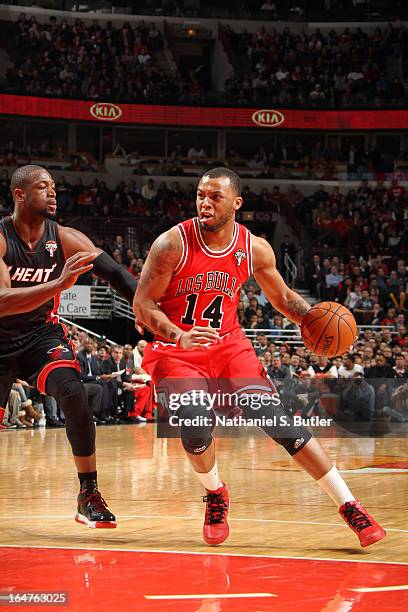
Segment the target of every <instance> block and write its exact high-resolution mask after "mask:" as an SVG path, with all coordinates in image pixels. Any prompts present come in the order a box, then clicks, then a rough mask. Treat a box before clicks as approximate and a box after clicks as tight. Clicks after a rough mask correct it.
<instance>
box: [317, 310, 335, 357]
mask: <svg viewBox="0 0 408 612" xmlns="http://www.w3.org/2000/svg"><path fill="white" fill-rule="evenodd" d="M341 307H342V304H340V305H339V306H338V308H336V310H334V311H333V313H332V316H331V317H330V321H328V323H327V324H326V326H325V328H324V329H323V331H322V333H321V334H320V337H319V339H318V341H317V342H316V344H315V345H314V346H315V349H316V347H317V346H319V342H320V340H321V339H322V336H323V334H324V332H325V331H326V329H327V328H328V326H329V324H330V322H331V320H332V318H333V317H334V315H335V314H336V312H337V311H338V310H340V308H341ZM338 318H340V317H338Z"/></svg>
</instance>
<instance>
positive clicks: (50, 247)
mask: <svg viewBox="0 0 408 612" xmlns="http://www.w3.org/2000/svg"><path fill="white" fill-rule="evenodd" d="M57 249H58V245H57V243H56V242H55V240H48V242H46V243H45V250H46V251H48V252H49V254H50V257H54V253H55V251H56V250H57Z"/></svg>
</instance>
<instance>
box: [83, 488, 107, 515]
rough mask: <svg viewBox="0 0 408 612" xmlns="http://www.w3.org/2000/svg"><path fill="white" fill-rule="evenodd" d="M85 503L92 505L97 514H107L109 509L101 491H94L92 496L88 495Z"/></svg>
mask: <svg viewBox="0 0 408 612" xmlns="http://www.w3.org/2000/svg"><path fill="white" fill-rule="evenodd" d="M85 501H86V503H89V504H91V505H92V507H93V509H94V510H95V512H105V511H106V510H107V509H108V505H107V503H106V501H105V500H104V499H103V497H102V495H101V494H100V493H99V491H94V492H93V493H91V494H90V495H87V496H86V500H85Z"/></svg>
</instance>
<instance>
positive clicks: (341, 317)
mask: <svg viewBox="0 0 408 612" xmlns="http://www.w3.org/2000/svg"><path fill="white" fill-rule="evenodd" d="M347 314H348V313H346V312H345V313H344V314H342V315H340V317H339V318H340V319H342V321H344V322H345V324H346V325H348V326H349V328H350V331H351V333H352V334H353V338H354V337H355V336H354V332H353V330H352V329H351V325H350V323H347V319H343V317H346V316H347ZM353 342H354V340H353Z"/></svg>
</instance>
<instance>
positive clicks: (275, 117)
mask: <svg viewBox="0 0 408 612" xmlns="http://www.w3.org/2000/svg"><path fill="white" fill-rule="evenodd" d="M1 114H3V115H9V116H13V117H16V116H22V117H43V118H47V119H61V120H64V121H87V122H90V121H94V122H100V121H107V122H109V121H110V122H114V123H115V125H119V124H128V125H137V126H141V125H157V126H163V127H164V126H175V127H179V126H190V127H212V128H221V129H228V128H252V129H254V130H266V129H269V128H271V127H273V128H274V129H276V130H278V131H285V130H398V131H399V132H400V131H401V130H408V110H366V111H364V110H354V111H353V110H327V111H326V110H321V109H312V110H306V109H298V110H295V109H281V110H275V109H256V108H241V107H240V108H231V107H222V108H221V107H217V108H211V107H207V106H205V107H204V106H182V105H180V106H176V105H175V104H172V105H166V106H165V105H163V104H120V105H118V104H111V103H109V102H95V101H89V100H64V99H63V98H46V97H44V98H40V97H35V96H16V95H13V94H0V115H1Z"/></svg>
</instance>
